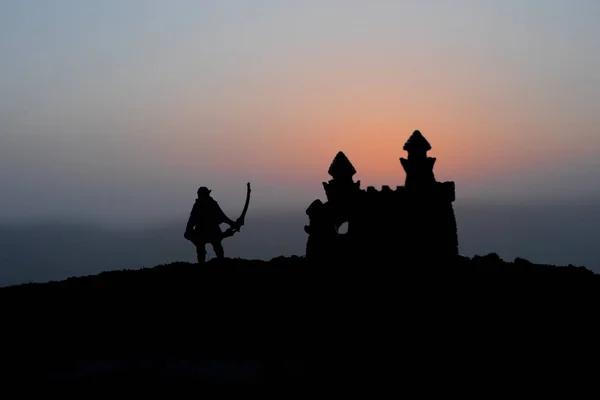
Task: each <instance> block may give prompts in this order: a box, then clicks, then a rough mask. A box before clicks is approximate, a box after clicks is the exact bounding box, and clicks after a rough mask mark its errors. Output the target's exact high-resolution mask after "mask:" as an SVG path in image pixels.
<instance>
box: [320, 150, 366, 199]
mask: <svg viewBox="0 0 600 400" xmlns="http://www.w3.org/2000/svg"><path fill="white" fill-rule="evenodd" d="M327 173H328V174H329V175H330V176H331V177H332V178H333V179H331V180H329V182H323V188H324V189H325V194H326V195H327V199H328V201H330V202H334V203H339V202H342V203H343V202H344V200H349V199H350V197H351V196H352V194H353V193H354V191H355V190H357V189H358V188H359V187H360V181H358V182H354V180H353V177H354V175H355V174H356V169H355V168H354V166H353V165H352V163H351V162H350V160H349V159H348V157H346V155H345V154H344V153H343V152H341V151H340V152H339V153H337V154H336V156H335V157H334V159H333V161H332V162H331V165H330V166H329V170H328V171H327Z"/></svg>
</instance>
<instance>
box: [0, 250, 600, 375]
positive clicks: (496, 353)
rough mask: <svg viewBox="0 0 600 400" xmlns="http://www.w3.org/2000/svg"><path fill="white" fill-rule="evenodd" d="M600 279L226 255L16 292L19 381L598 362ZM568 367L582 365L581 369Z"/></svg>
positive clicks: (11, 299)
mask: <svg viewBox="0 0 600 400" xmlns="http://www.w3.org/2000/svg"><path fill="white" fill-rule="evenodd" d="M599 300H600V276H598V275H596V274H594V273H592V272H590V271H589V270H587V269H585V268H583V267H574V266H568V267H554V266H547V265H534V264H531V263H528V262H527V261H525V260H516V261H515V262H510V263H508V262H504V261H502V260H501V259H499V258H498V257H497V256H495V255H489V256H486V257H475V258H473V259H466V258H462V259H460V260H452V261H447V262H445V263H443V265H442V264H440V265H424V264H422V263H418V262H412V263H410V264H408V263H406V262H404V263H403V262H401V260H389V261H378V262H373V263H371V264H370V265H369V263H367V264H365V265H310V264H309V263H307V262H306V260H304V259H303V258H299V257H292V258H284V257H281V258H277V259H274V260H271V261H269V262H266V261H251V260H239V259H235V260H231V259H227V260H225V261H223V262H217V261H212V262H209V263H208V264H207V265H205V266H202V267H200V266H198V265H193V264H187V263H174V264H170V265H161V266H157V267H155V268H150V269H142V270H131V271H130V270H125V271H113V272H106V273H102V274H99V275H95V276H88V277H79V278H71V279H68V280H66V281H61V282H51V283H46V284H28V285H19V286H12V287H6V288H1V289H0V304H1V307H2V309H1V310H0V311H1V316H2V321H3V323H2V344H3V346H4V352H3V358H2V368H3V373H4V375H3V376H5V377H11V379H10V380H9V379H8V378H6V379H7V381H12V382H16V381H19V380H22V379H24V380H27V381H28V382H68V383H69V382H88V383H89V382H92V381H90V379H92V380H93V379H95V380H96V381H98V380H100V382H104V383H103V384H107V383H106V382H109V381H110V382H113V381H115V380H125V381H127V382H130V383H131V382H134V381H136V380H141V381H143V382H146V383H145V384H148V382H158V381H165V380H167V381H169V382H175V381H176V382H183V381H185V382H221V381H231V380H233V381H244V380H249V381H257V380H258V381H264V380H275V381H282V380H283V381H289V380H292V381H306V380H317V381H323V380H325V381H327V382H333V381H336V380H341V381H343V382H348V381H356V380H361V381H372V380H377V381H385V382H397V381H398V380H401V381H402V380H404V381H410V382H415V380H418V379H419V378H422V379H425V378H426V379H431V378H432V377H434V376H438V377H442V376H443V377H446V378H447V377H450V376H452V377H453V378H452V379H453V380H454V381H456V379H457V377H463V378H464V377H467V376H468V377H471V378H470V379H472V378H473V377H474V376H477V374H481V373H483V371H485V374H486V375H487V376H490V374H491V376H493V375H494V374H498V373H501V371H505V372H506V371H507V370H506V363H509V364H510V371H512V373H516V371H517V370H522V371H528V372H527V373H529V374H531V373H532V371H540V370H541V369H544V370H552V371H554V372H556V371H559V370H560V371H562V370H565V369H569V370H573V368H574V366H577V365H580V366H583V365H586V364H589V363H593V364H592V365H595V364H596V362H595V360H596V359H597V356H598V355H599V354H600V353H598V352H597V350H598V349H597V338H600V335H598V333H600V331H599V329H598V328H597V327H596V325H597V323H596V320H595V316H596V314H597V305H598V304H600V302H599ZM567 366H568V368H567Z"/></svg>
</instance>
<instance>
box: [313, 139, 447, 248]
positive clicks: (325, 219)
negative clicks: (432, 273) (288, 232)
mask: <svg viewBox="0 0 600 400" xmlns="http://www.w3.org/2000/svg"><path fill="white" fill-rule="evenodd" d="M430 149H431V145H430V144H429V143H428V142H427V140H426V139H425V138H424V137H423V136H422V135H421V133H420V132H419V131H415V132H414V133H413V135H412V136H411V137H410V138H409V140H408V141H407V142H406V144H405V145H404V150H406V151H407V152H408V158H407V159H405V158H400V162H401V165H402V167H403V168H404V171H405V172H406V180H405V184H404V185H403V186H400V185H398V186H395V187H394V188H393V189H392V187H391V186H389V185H383V186H382V187H381V188H380V189H377V188H375V187H374V186H368V187H367V188H366V189H361V187H360V184H361V183H360V181H354V180H353V176H354V175H355V174H356V170H355V168H354V166H353V165H352V163H351V162H350V160H349V159H348V158H347V157H346V155H345V154H344V153H342V152H339V153H338V154H337V155H336V157H335V158H334V160H333V162H332V163H331V165H330V167H329V171H328V172H329V174H330V175H331V176H332V179H331V180H329V181H328V182H323V189H324V190H325V194H326V197H327V201H326V202H324V203H323V202H322V201H321V200H315V201H314V202H313V203H312V204H311V205H310V207H309V208H308V209H307V210H306V214H307V215H308V217H309V222H310V223H309V225H307V226H306V227H305V231H306V232H307V233H308V234H309V239H308V243H307V249H306V256H307V258H311V259H339V258H343V257H344V256H349V257H352V258H356V257H359V256H365V257H372V256H381V257H391V256H397V255H398V254H401V255H404V256H406V257H407V258H410V257H413V256H414V257H419V256H422V255H423V254H426V255H431V256H433V257H450V256H455V255H458V237H457V231H456V220H455V216H454V210H453V207H452V203H453V202H454V201H455V199H456V194H455V184H454V182H452V181H450V182H437V181H436V180H435V176H434V174H433V166H434V164H435V158H432V157H427V155H426V153H427V151H428V150H430ZM344 223H348V232H347V233H346V234H340V233H339V232H338V230H339V227H340V226H341V225H342V224H344Z"/></svg>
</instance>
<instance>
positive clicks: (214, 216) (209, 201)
mask: <svg viewBox="0 0 600 400" xmlns="http://www.w3.org/2000/svg"><path fill="white" fill-rule="evenodd" d="M210 192H211V191H210V190H208V188H206V187H204V186H202V187H200V188H199V189H198V198H197V199H196V202H195V203H194V206H193V207H192V211H191V212H190V218H189V219H188V222H187V226H186V228H185V234H184V237H185V238H186V239H187V240H189V241H191V242H192V243H193V244H194V245H195V246H196V254H197V255H198V263H199V264H202V263H204V261H205V260H206V245H207V244H209V243H210V244H211V245H212V247H213V249H214V251H215V254H216V256H217V259H222V258H224V257H225V252H224V250H223V245H222V243H221V241H222V240H223V238H224V235H223V232H222V231H221V227H220V225H221V224H227V225H229V226H230V227H231V229H233V230H239V229H240V224H239V223H237V222H235V221H233V220H232V219H230V218H229V217H227V216H226V215H225V213H224V212H223V210H221V207H220V206H219V203H217V201H216V200H215V199H213V198H212V197H211V196H210Z"/></svg>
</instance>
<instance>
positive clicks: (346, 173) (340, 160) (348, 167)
mask: <svg viewBox="0 0 600 400" xmlns="http://www.w3.org/2000/svg"><path fill="white" fill-rule="evenodd" d="M327 173H328V174H329V175H331V176H332V177H333V178H337V177H340V178H347V177H352V176H353V175H354V174H356V170H355V169H354V166H353V165H352V163H351V162H350V160H348V157H346V155H345V154H344V153H342V152H341V151H340V152H339V153H337V155H336V156H335V158H334V159H333V161H332V162H331V165H330V166H329V171H327Z"/></svg>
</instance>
